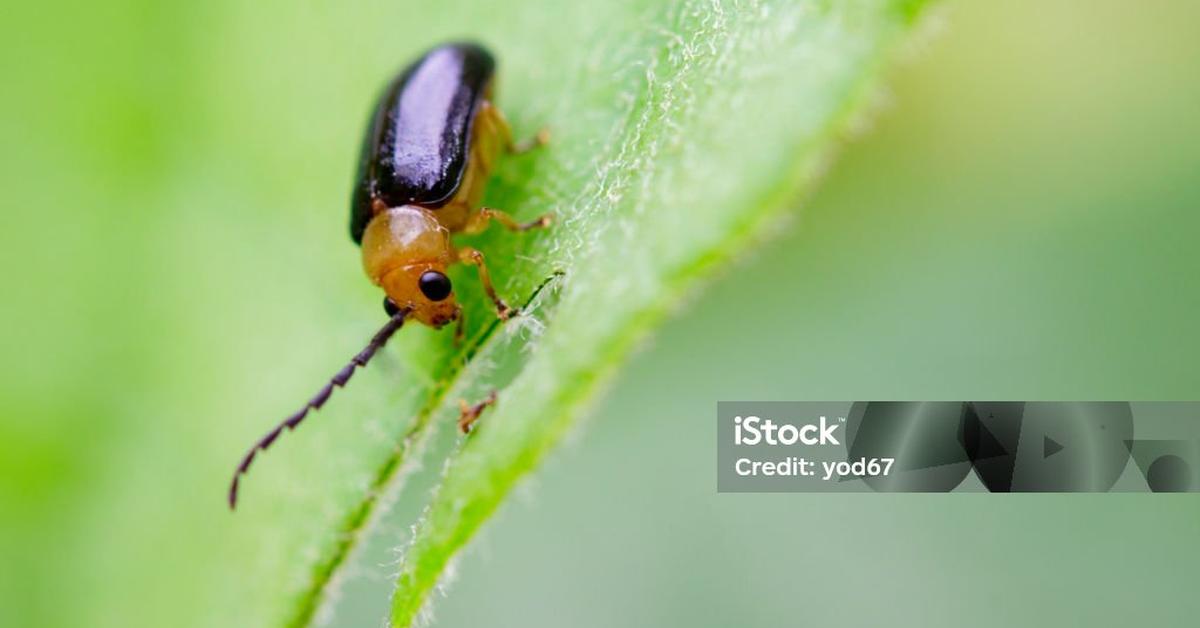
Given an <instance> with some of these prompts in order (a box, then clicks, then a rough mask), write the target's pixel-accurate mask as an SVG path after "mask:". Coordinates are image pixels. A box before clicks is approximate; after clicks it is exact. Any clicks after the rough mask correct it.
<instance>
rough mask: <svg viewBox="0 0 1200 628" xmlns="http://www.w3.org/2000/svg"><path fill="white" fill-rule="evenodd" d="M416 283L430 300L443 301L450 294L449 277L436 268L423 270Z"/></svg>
mask: <svg viewBox="0 0 1200 628" xmlns="http://www.w3.org/2000/svg"><path fill="white" fill-rule="evenodd" d="M417 285H418V286H419V287H420V288H421V294H424V295H425V298H427V299H429V300H430V301H443V300H445V298H446V297H448V296H450V278H449V277H447V276H445V275H443V274H442V273H439V272H438V271H436V270H427V271H425V273H424V274H422V275H421V279H420V280H419V281H418V282H417Z"/></svg>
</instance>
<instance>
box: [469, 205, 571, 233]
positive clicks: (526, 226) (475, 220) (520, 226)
mask: <svg viewBox="0 0 1200 628" xmlns="http://www.w3.org/2000/svg"><path fill="white" fill-rule="evenodd" d="M493 220H494V221H496V222H498V223H500V224H501V226H503V227H504V228H505V229H508V230H509V231H513V232H517V231H529V230H530V229H542V228H545V227H549V226H550V223H552V222H554V214H544V215H542V216H541V217H540V218H538V219H536V220H533V221H530V222H524V223H523V222H517V219H516V218H513V217H512V216H509V215H508V214H506V213H504V212H502V211H500V210H498V209H492V208H491V207H480V208H479V211H477V212H475V215H473V216H471V219H470V220H468V221H467V226H466V227H464V228H463V231H465V232H467V233H480V232H481V231H483V230H484V229H487V226H488V223H490V222H491V221H493Z"/></svg>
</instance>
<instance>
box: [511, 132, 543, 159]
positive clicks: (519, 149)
mask: <svg viewBox="0 0 1200 628" xmlns="http://www.w3.org/2000/svg"><path fill="white" fill-rule="evenodd" d="M549 143H550V129H547V128H546V127H542V128H540V129H538V132H537V133H536V134H535V135H534V136H533V137H527V138H525V139H523V140H521V141H519V142H514V141H512V139H511V137H510V139H509V141H508V152H510V153H512V154H514V155H520V154H521V153H528V152H529V151H531V150H533V149H535V148H541V147H542V146H545V145H546V144H549Z"/></svg>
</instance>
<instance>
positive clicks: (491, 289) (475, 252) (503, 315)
mask: <svg viewBox="0 0 1200 628" xmlns="http://www.w3.org/2000/svg"><path fill="white" fill-rule="evenodd" d="M458 259H459V261H461V262H462V263H464V264H470V265H472V266H476V267H478V268H479V282H480V283H482V284H483V291H484V292H486V293H487V295H488V298H489V299H491V300H492V303H494V304H496V315H497V316H499V317H500V320H502V321H506V320H508V319H509V318H511V317H513V316H516V315H517V314H518V312H517V310H515V309H513V308H511V307H508V304H506V303H505V302H504V300H503V299H501V298H500V297H499V296H498V295H497V294H496V288H495V286H493V285H492V277H491V275H489V274H488V270H487V264H485V263H484V261H483V253H481V252H479V249H476V248H472V247H469V246H467V247H463V248H461V249H459V250H458Z"/></svg>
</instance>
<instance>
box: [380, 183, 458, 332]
mask: <svg viewBox="0 0 1200 628" xmlns="http://www.w3.org/2000/svg"><path fill="white" fill-rule="evenodd" d="M362 251H363V268H364V269H365V270H366V271H367V276H368V277H370V278H371V281H373V282H375V284H376V285H378V286H379V287H381V288H383V291H384V292H385V293H386V294H387V301H385V302H384V303H385V307H389V308H390V307H396V308H408V309H410V310H411V311H412V312H411V314H409V316H410V317H411V318H415V319H417V320H418V321H420V322H422V323H425V324H426V325H429V326H431V327H442V326H443V325H445V324H446V323H449V322H452V321H454V320H456V319H458V317H459V314H460V310H459V307H458V300H457V299H455V298H454V287H453V286H452V285H451V283H450V278H449V277H448V276H447V275H446V267H447V266H449V265H450V263H451V262H452V261H453V259H454V257H453V250H452V249H451V247H450V232H449V231H447V230H446V228H445V227H443V226H442V225H441V224H440V223H438V221H437V219H436V218H434V216H433V214H432V213H431V212H430V211H429V210H427V209H423V208H421V207H414V206H410V205H405V206H403V207H393V208H391V209H387V210H384V211H382V212H380V213H378V214H376V215H375V217H374V218H372V219H371V222H370V223H369V224H368V225H367V229H366V231H365V232H364V233H363V239H362ZM388 301H390V303H388Z"/></svg>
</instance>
